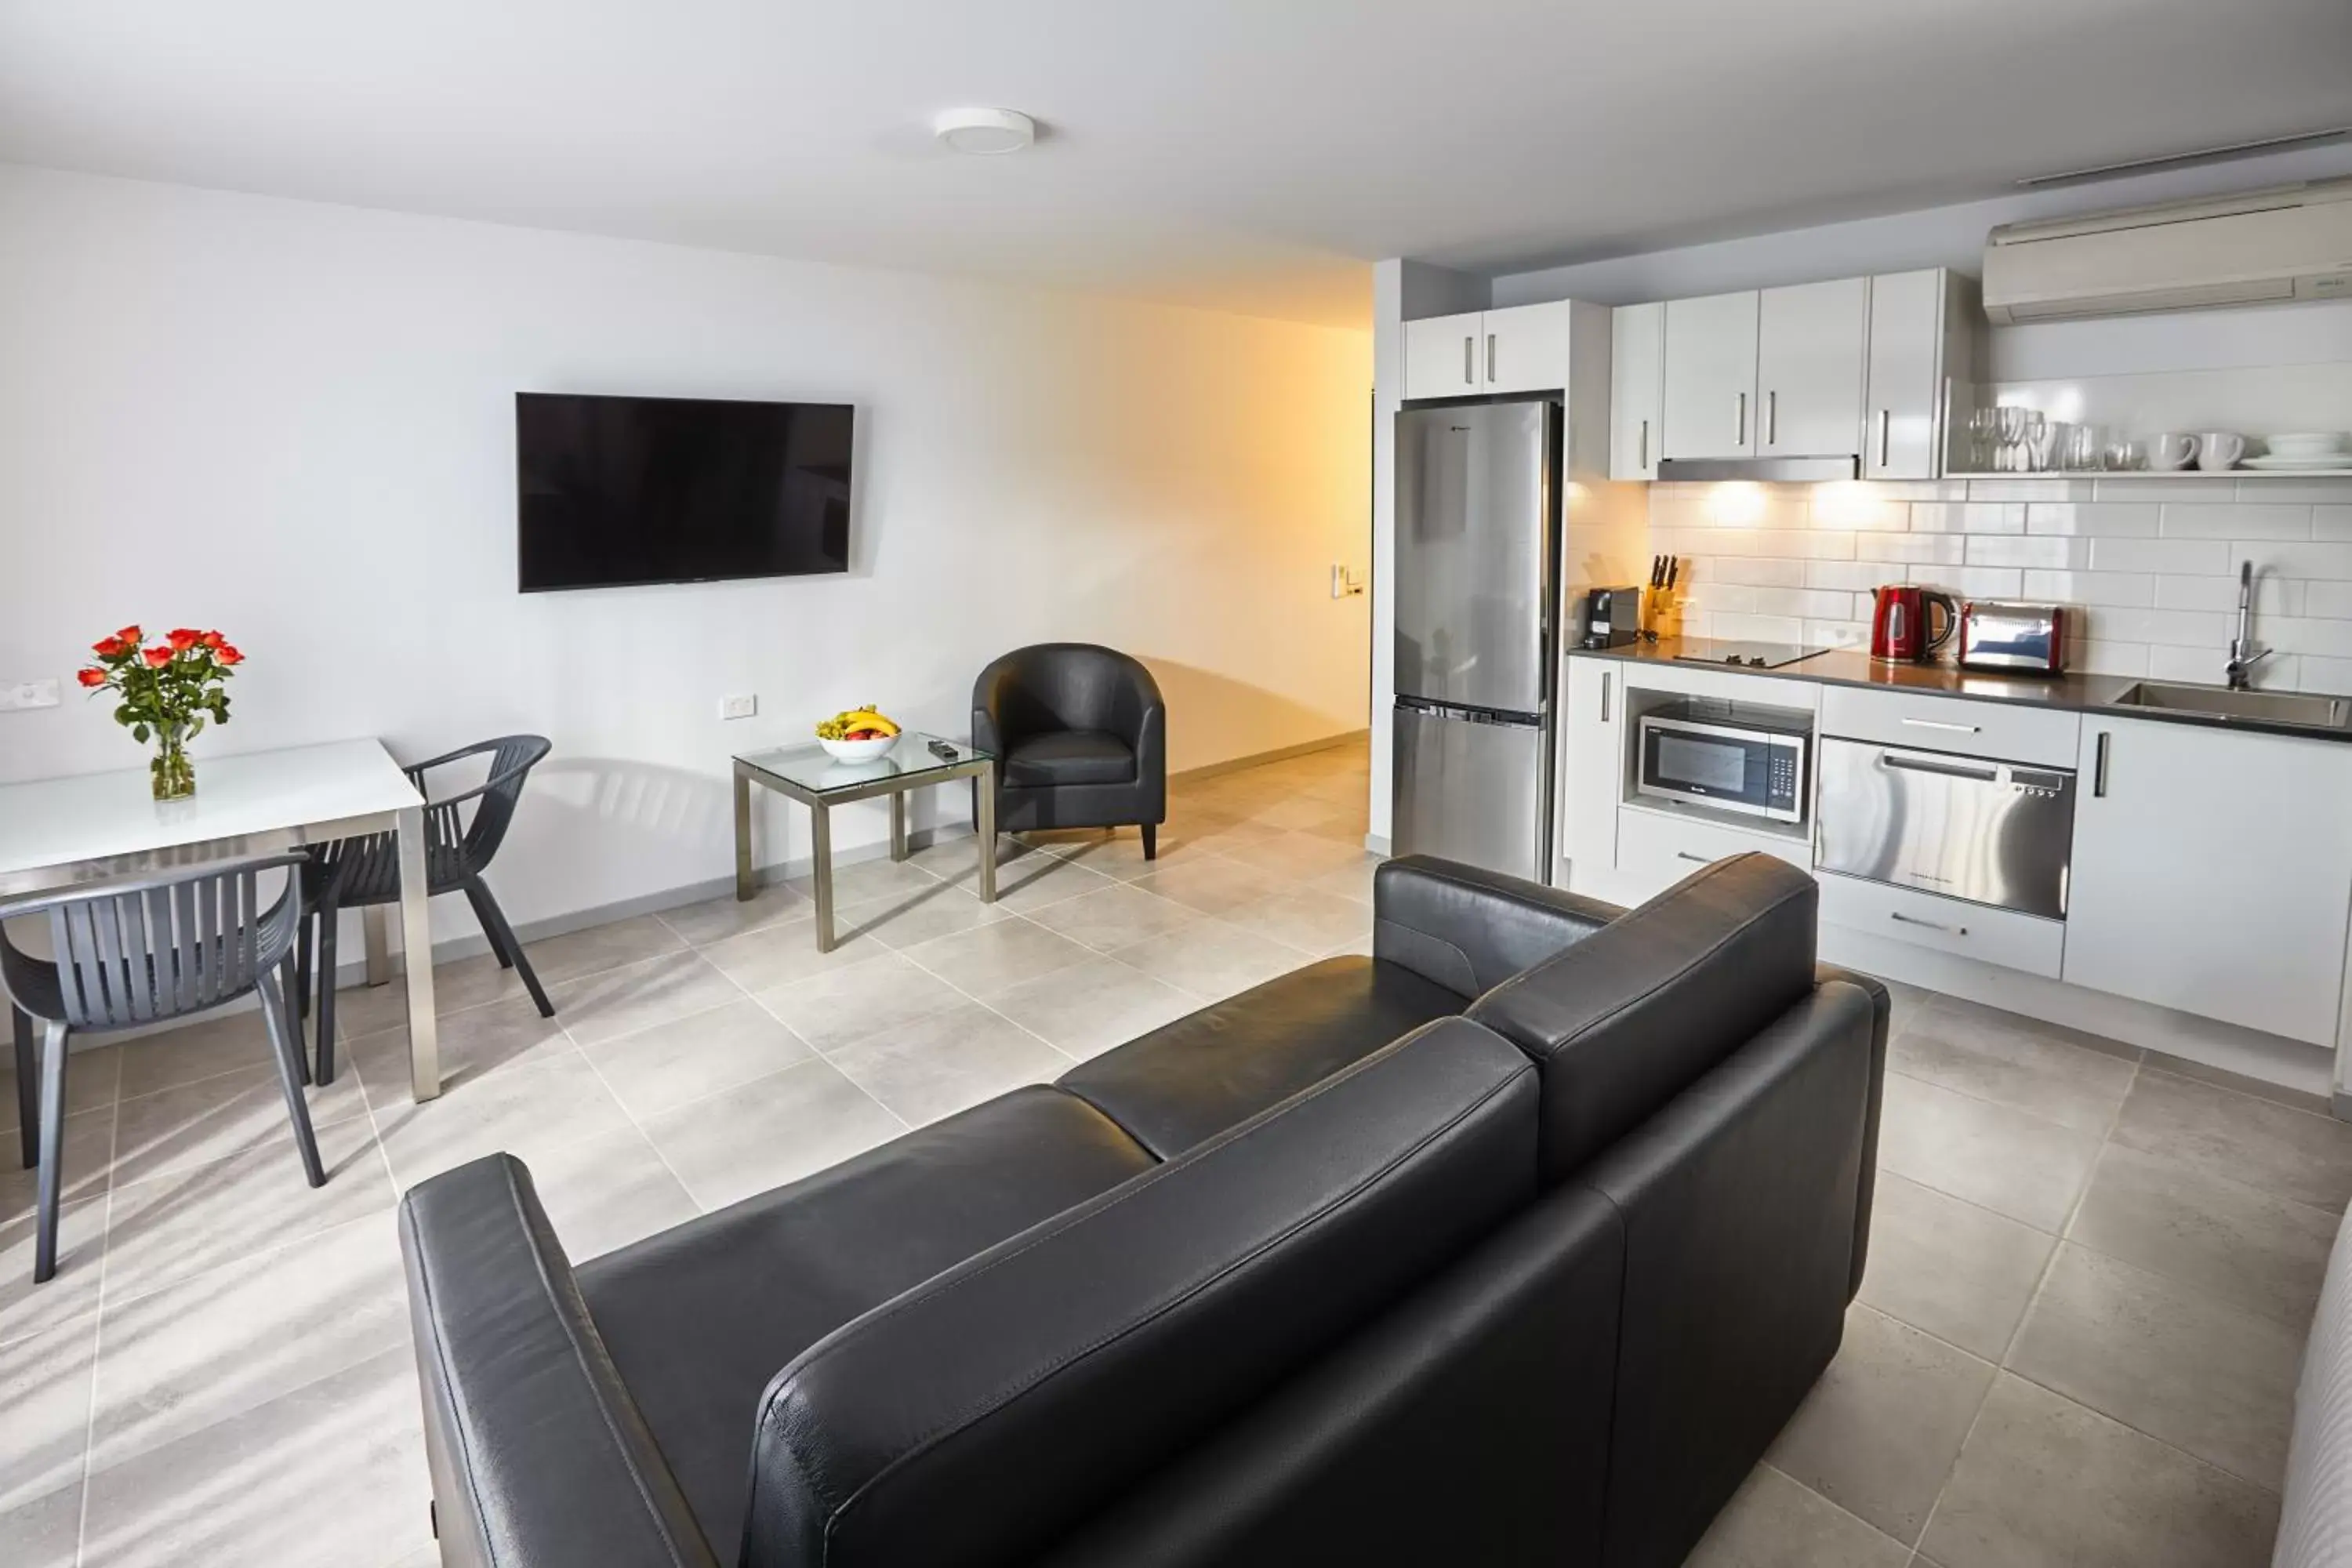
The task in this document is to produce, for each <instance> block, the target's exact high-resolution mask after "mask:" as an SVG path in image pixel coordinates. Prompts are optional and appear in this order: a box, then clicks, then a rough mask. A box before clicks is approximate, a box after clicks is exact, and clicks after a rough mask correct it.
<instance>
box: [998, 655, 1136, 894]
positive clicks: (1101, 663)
mask: <svg viewBox="0 0 2352 1568" xmlns="http://www.w3.org/2000/svg"><path fill="white" fill-rule="evenodd" d="M971 743H972V744H973V745H975V746H978V747H979V748H980V749H981V750H982V751H984V752H992V753H993V754H994V755H995V756H996V757H997V759H998V762H997V768H996V826H997V831H999V832H1001V833H1028V832H1033V831H1035V830H1037V829H1039V828H1051V827H1140V828H1141V829H1142V830H1143V858H1145V859H1147V860H1150V859H1154V858H1157V857H1158V855H1159V853H1160V824H1161V823H1163V822H1165V821H1167V820H1168V705H1167V704H1166V703H1165V702H1164V701H1162V700H1160V683H1159V682H1158V681H1156V680H1154V679H1151V671H1150V670H1148V669H1146V668H1144V667H1143V663H1142V661H1141V660H1140V659H1138V658H1133V657H1131V656H1130V655H1128V654H1123V653H1121V652H1119V651H1118V649H1117V648H1113V647H1102V646H1101V645H1100V644H1098V643H1086V642H1049V643H1039V644H1037V645H1035V646H1034V647H1023V648H1015V649H1013V651H1012V652H1011V653H1008V654H1006V655H1004V656H1003V658H999V659H996V660H995V661H994V662H992V664H990V665H989V667H988V668H986V669H983V670H982V671H981V672H980V679H978V680H975V681H974V682H972V687H971ZM977 815H978V814H977V813H975V814H974V816H975V818H976V817H977Z"/></svg>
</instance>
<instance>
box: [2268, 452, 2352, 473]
mask: <svg viewBox="0 0 2352 1568" xmlns="http://www.w3.org/2000/svg"><path fill="white" fill-rule="evenodd" d="M2240 466H2241V467H2242V468H2254V469H2258V470H2261V469H2267V470H2270V471H2273V472H2276V473H2299V472H2302V471H2304V470H2306V469H2311V468H2345V469H2352V452H2326V453H2322V454H2321V455H2320V456H2318V457H2315V458H2276V457H2273V458H2246V459H2244V461H2243V462H2242V464H2241V465H2240Z"/></svg>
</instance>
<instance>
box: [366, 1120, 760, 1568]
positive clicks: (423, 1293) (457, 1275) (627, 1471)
mask: <svg viewBox="0 0 2352 1568" xmlns="http://www.w3.org/2000/svg"><path fill="white" fill-rule="evenodd" d="M400 1245H401V1252H402V1254H403V1256H404V1258H405V1261H406V1268H407V1275H408V1308H409V1317H410V1320H411V1322H412V1324H413V1326H414V1328H415V1342H416V1362H417V1373H418V1375H419V1381H420V1382H421V1383H422V1384H423V1385H424V1391H425V1459H426V1463H427V1465H428V1466H429V1468H430V1469H431V1471H432V1475H433V1495H434V1502H435V1508H434V1515H435V1526H436V1532H437V1533H438V1534H439V1536H440V1538H441V1561H442V1563H444V1565H445V1568H572V1565H575V1564H579V1563H596V1564H598V1565H599V1568H718V1565H719V1559H718V1557H717V1556H716V1555H715V1554H714V1553H713V1552H712V1551H711V1549H710V1545H709V1542H707V1541H705V1540H704V1539H703V1535H702V1531H701V1529H700V1527H699V1526H698V1525H697V1524H696V1522H695V1519H694V1515H693V1512H692V1510H690V1509H689V1508H688V1506H687V1501H686V1495H685V1493H684V1492H683V1491H681V1490H680V1489H679V1488H678V1484H677V1478H676V1477H674V1476H673V1475H671V1473H670V1469H669V1465H668V1462H667V1460H665V1459H664V1458H662V1455H661V1450H660V1449H659V1448H658V1447H656V1446H655V1443H654V1439H653V1434H652V1433H651V1432H649V1431H648V1430H646V1425H645V1421H644V1419H643V1417H641V1416H640V1415H638V1413H637V1408H636V1404H635V1401H634V1400H633V1399H631V1398H630V1396H629V1391H628V1389H627V1388H626V1387H625V1386H624V1385H623V1384H622V1382H621V1376H620V1373H619V1372H618V1371H616V1370H615V1369H614V1365H613V1361H612V1358H611V1356H610V1355H609V1354H607V1353H606V1352H605V1349H604V1341H603V1339H602V1338H601V1337H599V1336H598V1334H597V1332H596V1325H595V1324H594V1323H593V1321H591V1320H590V1319H589V1316H588V1309H587V1306H586V1304H585V1303H584V1302H583V1300H581V1297H580V1290H579V1288H578V1287H577V1286H576V1285H575V1284H574V1283H573V1282H572V1265H571V1263H570V1261H569V1260H568V1259H566V1258H565V1257H564V1256H563V1248H562V1244H561V1243H559V1242H558V1241H557V1240H556V1238H555V1232H554V1231H553V1229H552V1228H551V1227H550V1226H549V1225H548V1223H547V1215H546V1212H545V1211H544V1210H542V1209H541V1207H540V1204H539V1195H538V1194H537V1193H536V1192H534V1191H533V1190H532V1187H531V1182H530V1171H529V1170H528V1169H526V1168H525V1167H524V1165H523V1163H522V1162H520V1160H517V1159H516V1158H514V1156H512V1155H510V1154H495V1155H492V1156H490V1157H489V1158H488V1159H484V1160H476V1161H474V1162H473V1163H470V1164H466V1165H461V1166H459V1167H458V1168H457V1169H456V1170H454V1171H451V1172H448V1173H446V1174H443V1175H439V1176H436V1177H433V1178H432V1179H431V1180H429V1181H426V1182H424V1183H421V1184H418V1185H417V1186H416V1187H415V1188H414V1189H413V1190H412V1191H410V1193H409V1194H408V1195H407V1196H406V1197H405V1198H404V1199H403V1200H402V1202H401V1205H400ZM749 1452H750V1434H748V1433H746V1434H745V1453H746V1456H747V1458H748V1456H749Z"/></svg>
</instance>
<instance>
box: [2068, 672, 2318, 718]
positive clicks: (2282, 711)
mask: <svg viewBox="0 0 2352 1568" xmlns="http://www.w3.org/2000/svg"><path fill="white" fill-rule="evenodd" d="M2108 705H2109V706H2110V707H2115V708H2161V709H2165V710H2169V711H2172V712H2177V713H2201V714H2204V715H2205V716H2206V717H2207V718H2209V719H2249V720H2252V721H2256V722H2258V723H2264V724H2301V725H2305V726H2306V727H2308V728H2310V729H2314V730H2342V729H2346V728H2352V698H2344V697H2323V696H2318V695H2316V694H2314V693H2310V692H2302V691H2231V690H2230V689H2228V688H2226V687H2221V686H2182V685H2175V684H2173V683H2171V682H2169V681H2162V680H2143V681H2140V682H2138V683H2137V684H2136V685H2133V686H2129V687H2126V688H2125V689H2123V690H2122V691H2120V692H2118V693H2117V694H2116V696H2114V697H2113V698H2111V699H2109V700H2108Z"/></svg>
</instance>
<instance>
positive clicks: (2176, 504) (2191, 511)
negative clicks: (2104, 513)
mask: <svg viewBox="0 0 2352 1568" xmlns="http://www.w3.org/2000/svg"><path fill="white" fill-rule="evenodd" d="M2158 532H2159V533H2160V534H2161V535H2162V536H2163V537H2164V538H2166V539H2309V538H2310V537H2311V509H2310V508H2309V507H2307V506H2252V505H2240V504H2238V503H2236V502H2228V503H2224V504H2221V505H2210V504H2207V503H2205V502H2202V501H2167V502H2165V504H2164V521H2163V522H2162V524H2161V525H2160V526H2159V528H2158Z"/></svg>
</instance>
